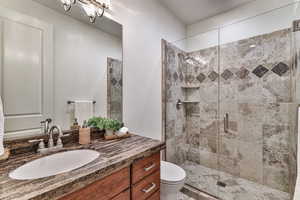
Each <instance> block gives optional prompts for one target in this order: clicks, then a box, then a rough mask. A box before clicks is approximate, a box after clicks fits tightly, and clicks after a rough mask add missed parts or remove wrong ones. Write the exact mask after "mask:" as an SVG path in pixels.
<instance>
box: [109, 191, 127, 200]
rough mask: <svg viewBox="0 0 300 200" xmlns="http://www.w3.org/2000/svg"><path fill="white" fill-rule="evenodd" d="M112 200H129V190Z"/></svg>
mask: <svg viewBox="0 0 300 200" xmlns="http://www.w3.org/2000/svg"><path fill="white" fill-rule="evenodd" d="M112 200H130V190H126V191H125V192H122V193H121V194H119V195H118V196H116V197H115V198H113V199H112Z"/></svg>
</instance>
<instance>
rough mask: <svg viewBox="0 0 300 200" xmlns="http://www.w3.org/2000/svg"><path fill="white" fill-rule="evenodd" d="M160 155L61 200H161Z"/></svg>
mask: <svg viewBox="0 0 300 200" xmlns="http://www.w3.org/2000/svg"><path fill="white" fill-rule="evenodd" d="M159 191H160V153H156V154H154V155H152V156H149V157H146V158H144V159H142V160H139V161H136V162H134V163H133V164H132V165H131V166H130V167H126V168H124V169H121V170H120V171H118V172H115V173H113V174H111V175H110V176H107V177H105V178H103V179H101V180H99V181H96V182H94V183H92V184H90V185H88V186H86V187H84V188H82V189H80V190H78V191H75V192H73V193H71V194H68V195H66V196H64V197H62V198H60V200H160V192H159Z"/></svg>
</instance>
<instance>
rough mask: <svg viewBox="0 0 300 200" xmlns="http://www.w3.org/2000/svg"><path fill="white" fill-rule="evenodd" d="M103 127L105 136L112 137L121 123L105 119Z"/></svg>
mask: <svg viewBox="0 0 300 200" xmlns="http://www.w3.org/2000/svg"><path fill="white" fill-rule="evenodd" d="M104 127H105V134H106V136H112V135H114V132H116V131H118V130H119V129H120V128H122V122H120V121H118V120H114V119H105V122H104Z"/></svg>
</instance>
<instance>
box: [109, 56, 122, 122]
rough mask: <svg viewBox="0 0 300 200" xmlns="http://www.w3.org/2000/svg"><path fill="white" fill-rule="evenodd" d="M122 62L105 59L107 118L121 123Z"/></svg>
mask: <svg viewBox="0 0 300 200" xmlns="http://www.w3.org/2000/svg"><path fill="white" fill-rule="evenodd" d="M122 70H123V69H122V61H120V60H118V59H114V58H108V59H107V116H108V117H109V118H112V119H117V120H119V121H122V113H123V107H122V88H123V87H122V86H123V75H122Z"/></svg>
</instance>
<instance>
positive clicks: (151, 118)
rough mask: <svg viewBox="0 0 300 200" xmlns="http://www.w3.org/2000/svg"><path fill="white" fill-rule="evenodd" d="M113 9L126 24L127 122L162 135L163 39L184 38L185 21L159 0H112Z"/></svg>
mask: <svg viewBox="0 0 300 200" xmlns="http://www.w3.org/2000/svg"><path fill="white" fill-rule="evenodd" d="M112 9H113V16H114V17H115V19H116V20H117V21H118V22H120V23H121V24H122V25H123V51H124V59H123V61H124V66H123V67H124V97H123V98H124V101H123V106H124V122H125V124H126V125H127V126H128V127H129V128H130V129H131V130H132V131H133V132H135V133H137V134H140V135H142V136H146V137H151V138H155V139H161V137H162V103H161V75H162V73H161V71H162V70H161V39H162V38H164V39H166V40H168V41H174V40H178V39H180V38H184V37H185V33H186V29H185V25H183V24H182V23H181V22H179V20H178V19H177V18H176V17H174V16H173V15H172V14H171V13H170V11H168V10H167V9H166V8H164V7H162V6H161V4H160V3H159V2H158V1H156V0H112Z"/></svg>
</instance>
